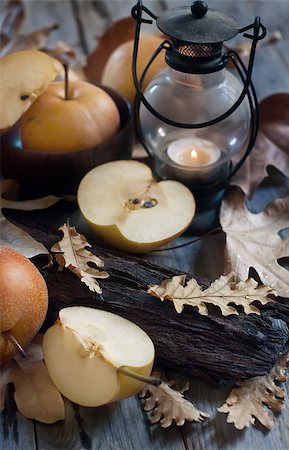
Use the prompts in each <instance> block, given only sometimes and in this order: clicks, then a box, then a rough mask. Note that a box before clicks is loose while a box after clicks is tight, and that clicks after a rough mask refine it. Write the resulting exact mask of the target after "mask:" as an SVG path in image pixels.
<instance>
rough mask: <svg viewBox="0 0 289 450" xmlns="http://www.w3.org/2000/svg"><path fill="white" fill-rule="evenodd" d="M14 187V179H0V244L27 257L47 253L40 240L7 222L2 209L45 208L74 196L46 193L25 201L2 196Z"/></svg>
mask: <svg viewBox="0 0 289 450" xmlns="http://www.w3.org/2000/svg"><path fill="white" fill-rule="evenodd" d="M16 187H17V182H16V181H14V180H10V179H5V180H1V181H0V200H1V204H0V229H1V234H0V245H1V246H3V247H9V248H13V249H14V250H17V251H18V252H20V253H22V255H25V256H26V257H27V258H33V256H36V255H41V254H44V255H49V252H48V250H47V249H46V247H44V245H43V244H42V243H41V242H39V241H36V240H35V239H34V238H33V237H32V236H30V235H29V234H28V233H26V231H24V230H22V229H21V228H19V227H17V226H16V225H13V224H12V223H11V222H9V220H8V219H6V217H5V216H4V215H3V213H2V209H3V208H7V209H16V210H19V211H32V210H35V209H46V208H49V207H50V206H52V205H55V203H57V202H59V200H66V201H72V200H75V197H74V196H72V195H65V196H63V197H56V196H54V195H48V196H46V197H42V198H38V199H35V200H25V201H15V200H8V199H7V198H4V195H5V196H7V195H8V194H9V193H10V192H11V191H13V190H15V188H16ZM49 256H50V255H49Z"/></svg>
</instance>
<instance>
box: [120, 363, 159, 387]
mask: <svg viewBox="0 0 289 450" xmlns="http://www.w3.org/2000/svg"><path fill="white" fill-rule="evenodd" d="M117 372H119V373H122V374H123V375H127V376H128V377H131V378H134V379H135V380H139V381H143V382H144V383H148V384H152V385H153V386H159V385H160V384H161V382H162V381H161V379H160V378H155V377H146V376H144V375H140V374H139V373H137V372H134V371H133V370H132V369H130V368H128V367H126V366H120V367H119V368H118V369H117Z"/></svg>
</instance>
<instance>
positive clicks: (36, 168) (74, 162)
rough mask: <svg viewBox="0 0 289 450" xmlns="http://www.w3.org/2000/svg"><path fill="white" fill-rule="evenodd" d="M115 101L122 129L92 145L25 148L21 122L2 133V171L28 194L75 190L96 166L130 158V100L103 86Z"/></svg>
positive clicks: (132, 138)
mask: <svg viewBox="0 0 289 450" xmlns="http://www.w3.org/2000/svg"><path fill="white" fill-rule="evenodd" d="M101 87H102V88H103V89H104V90H105V91H106V92H107V93H108V94H109V95H110V96H111V97H112V99H113V100H114V101H115V103H116V105H117V107H118V110H119V113H120V118H121V127H120V130H119V132H118V133H117V134H116V135H114V136H113V137H111V138H110V139H108V140H107V141H105V142H103V143H101V144H99V145H96V146H95V147H92V148H86V149H83V150H80V151H78V152H71V153H48V152H47V153H43V152H41V153H40V152H39V153H36V152H34V151H31V150H28V149H25V150H24V149H23V147H22V143H21V140H20V136H19V124H18V123H17V124H16V125H15V126H14V127H13V128H11V130H9V131H8V132H7V133H5V134H3V135H2V136H1V173H2V175H3V176H4V177H5V178H13V179H15V180H17V181H18V182H19V183H20V188H21V192H22V193H23V195H24V196H25V197H27V196H30V197H31V198H32V197H38V196H41V195H46V194H55V195H63V194H76V192H77V188H78V185H79V182H80V181H81V179H82V178H83V176H84V175H85V174H86V173H87V172H88V171H89V170H91V169H92V168H93V167H95V166H97V165H99V164H103V163H105V162H108V161H113V160H117V159H129V158H131V154H132V148H133V141H134V127H133V114H132V109H131V106H130V104H129V103H128V102H127V101H126V100H125V99H124V98H123V97H122V96H121V95H120V94H118V93H117V92H115V91H113V90H112V89H110V88H107V87H104V86H101Z"/></svg>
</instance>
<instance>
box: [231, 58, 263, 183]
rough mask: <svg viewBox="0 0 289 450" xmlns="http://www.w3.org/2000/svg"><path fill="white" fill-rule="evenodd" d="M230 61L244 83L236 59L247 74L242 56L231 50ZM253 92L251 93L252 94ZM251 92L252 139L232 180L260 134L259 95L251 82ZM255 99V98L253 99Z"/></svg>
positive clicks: (233, 171)
mask: <svg viewBox="0 0 289 450" xmlns="http://www.w3.org/2000/svg"><path fill="white" fill-rule="evenodd" d="M228 56H229V57H230V59H231V60H232V62H233V64H234V66H235V67H236V69H237V71H238V74H239V76H240V78H241V80H242V82H244V75H243V73H242V71H241V69H240V67H239V66H238V64H237V63H236V61H235V58H236V59H237V61H238V63H239V64H240V66H241V67H242V69H243V72H244V73H245V74H246V67H245V65H244V63H243V61H242V59H241V58H240V56H239V55H238V53H237V52H235V51H234V50H231V51H230V52H229V55H228ZM250 90H251V92H250ZM250 90H249V91H248V95H247V96H248V101H249V105H250V111H251V135H250V139H249V142H248V145H247V149H246V151H245V152H244V154H243V156H242V158H241V159H240V160H239V161H238V163H236V164H235V166H234V167H233V169H232V171H231V173H230V175H229V178H232V177H233V176H234V175H235V173H236V172H237V171H238V170H239V168H240V167H241V166H242V164H243V163H244V162H245V160H246V158H247V157H248V156H249V154H250V153H251V151H252V149H253V146H254V144H255V141H256V138H257V134H258V129H259V107H258V99H257V94H256V91H255V88H254V85H253V83H252V81H251V83H250ZM252 97H253V98H252Z"/></svg>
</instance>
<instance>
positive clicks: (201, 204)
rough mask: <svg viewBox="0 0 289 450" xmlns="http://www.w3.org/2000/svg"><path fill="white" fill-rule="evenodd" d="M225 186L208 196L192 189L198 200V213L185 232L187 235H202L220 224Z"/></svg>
mask: <svg viewBox="0 0 289 450" xmlns="http://www.w3.org/2000/svg"><path fill="white" fill-rule="evenodd" d="M225 190H226V189H225V188H223V189H222V190H220V191H218V192H213V193H211V194H209V195H206V196H200V195H198V193H197V192H195V191H194V190H193V189H191V192H192V193H193V195H194V197H195V201H196V214H195V217H194V219H193V221H192V223H191V225H190V226H189V228H188V229H187V230H186V232H185V233H184V235H185V236H201V235H202V234H206V233H208V232H209V231H211V230H213V229H214V228H218V227H219V226H220V222H219V213H220V207H221V203H222V200H223V198H224V194H225Z"/></svg>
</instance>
